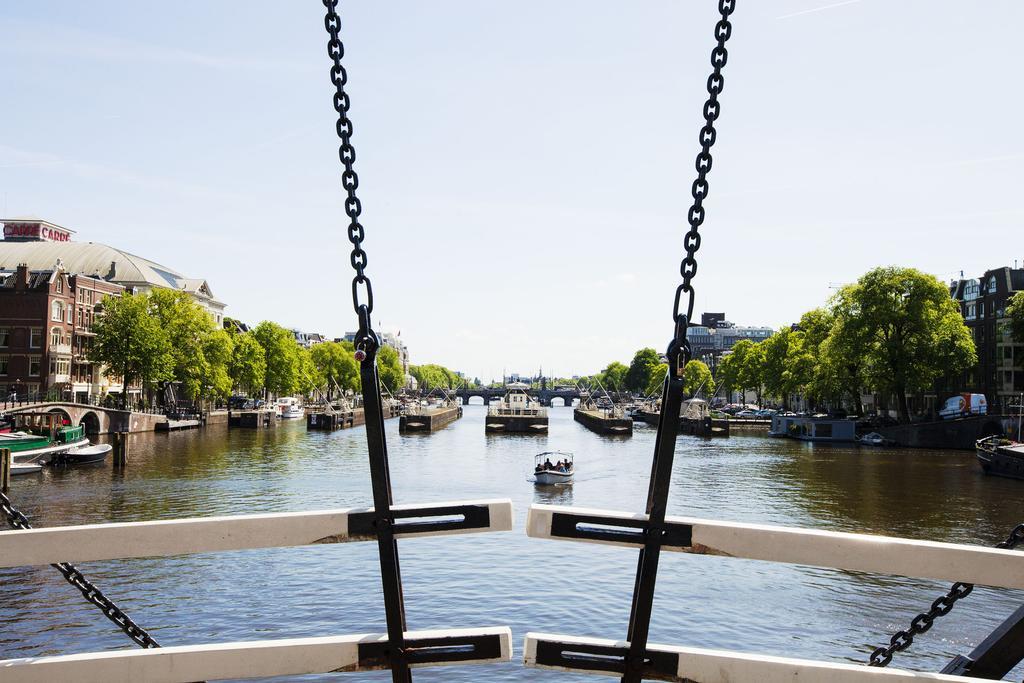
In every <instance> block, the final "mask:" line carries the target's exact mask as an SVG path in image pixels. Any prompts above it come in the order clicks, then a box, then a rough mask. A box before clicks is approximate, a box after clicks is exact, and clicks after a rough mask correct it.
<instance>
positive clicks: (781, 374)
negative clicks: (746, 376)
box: [757, 327, 793, 410]
mask: <svg viewBox="0 0 1024 683" xmlns="http://www.w3.org/2000/svg"><path fill="white" fill-rule="evenodd" d="M792 335H793V332H792V330H790V329H789V328H787V327H784V328H782V329H781V330H779V331H778V332H776V333H775V334H773V335H772V336H770V337H768V338H767V339H765V340H764V341H762V342H760V343H758V344H757V347H758V349H760V352H761V357H762V359H763V360H762V365H761V377H762V383H763V384H764V391H765V393H766V394H768V395H769V396H772V397H774V398H777V399H781V400H782V405H783V407H784V408H785V409H786V410H789V391H788V390H789V386H788V383H787V382H786V379H785V377H786V359H787V358H788V356H789V346H790V341H791V337H792Z"/></svg>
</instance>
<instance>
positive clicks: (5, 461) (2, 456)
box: [0, 448, 14, 493]
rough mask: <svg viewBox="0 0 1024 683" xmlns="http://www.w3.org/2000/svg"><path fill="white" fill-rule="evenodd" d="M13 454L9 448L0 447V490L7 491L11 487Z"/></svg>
mask: <svg viewBox="0 0 1024 683" xmlns="http://www.w3.org/2000/svg"><path fill="white" fill-rule="evenodd" d="M13 463H14V456H13V455H11V449H10V448H0V491H3V492H4V493H7V491H8V490H9V489H10V488H11V465H12V464H13Z"/></svg>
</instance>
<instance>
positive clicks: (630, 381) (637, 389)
mask: <svg viewBox="0 0 1024 683" xmlns="http://www.w3.org/2000/svg"><path fill="white" fill-rule="evenodd" d="M660 364H661V357H660V356H659V355H658V352H657V351H655V350H654V349H651V348H645V349H640V350H639V351H637V352H636V354H634V355H633V360H632V362H630V364H629V370H627V371H626V379H625V382H624V384H625V387H626V389H628V390H629V391H632V392H633V393H636V394H639V393H641V392H643V391H644V390H646V389H647V386H648V385H649V384H650V383H651V373H652V372H653V371H654V369H655V368H657V367H658V366H659V365H660Z"/></svg>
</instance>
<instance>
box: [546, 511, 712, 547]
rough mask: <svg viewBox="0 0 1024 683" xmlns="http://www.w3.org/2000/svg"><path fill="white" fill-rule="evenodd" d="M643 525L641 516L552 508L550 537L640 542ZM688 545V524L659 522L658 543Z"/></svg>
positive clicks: (690, 538)
mask: <svg viewBox="0 0 1024 683" xmlns="http://www.w3.org/2000/svg"><path fill="white" fill-rule="evenodd" d="M646 527H647V521H646V520H642V519H621V518H619V517H607V516H603V515H581V514H575V513H573V512H556V513H554V514H552V515H551V536H552V538H579V539H584V540H589V541H610V542H613V543H628V544H630V545H641V546H642V545H644V544H645V543H646V538H645V536H644V531H643V530H644V529H645V528H646ZM631 529H635V531H631ZM692 545H693V526H692V525H690V524H676V523H672V522H665V523H663V524H662V533H661V547H663V548H664V547H666V546H667V547H672V548H689V547H691V546H692Z"/></svg>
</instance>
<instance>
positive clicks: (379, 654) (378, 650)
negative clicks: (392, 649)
mask: <svg viewBox="0 0 1024 683" xmlns="http://www.w3.org/2000/svg"><path fill="white" fill-rule="evenodd" d="M500 657H501V637H500V636H499V635H497V634H487V635H457V636H439V637H437V638H411V639H409V640H406V641H405V656H404V658H403V659H404V662H405V663H406V664H441V663H445V662H466V661H475V660H481V659H498V658H500ZM359 664H360V666H363V667H374V666H387V665H390V664H391V659H390V656H389V648H388V643H360V644H359Z"/></svg>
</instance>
